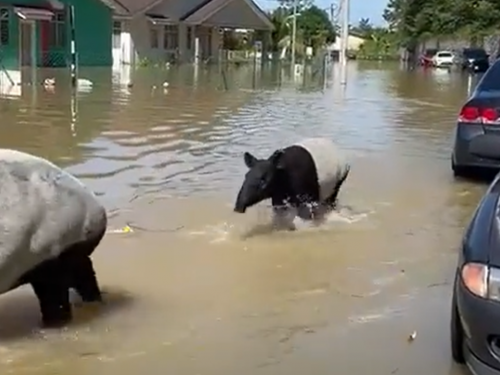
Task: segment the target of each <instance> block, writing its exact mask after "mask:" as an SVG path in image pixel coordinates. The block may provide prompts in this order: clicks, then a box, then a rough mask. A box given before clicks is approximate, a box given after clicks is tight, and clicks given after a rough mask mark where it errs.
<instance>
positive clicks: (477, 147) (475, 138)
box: [451, 60, 500, 176]
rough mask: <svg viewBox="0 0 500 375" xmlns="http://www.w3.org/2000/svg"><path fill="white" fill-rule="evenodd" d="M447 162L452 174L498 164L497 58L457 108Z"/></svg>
mask: <svg viewBox="0 0 500 375" xmlns="http://www.w3.org/2000/svg"><path fill="white" fill-rule="evenodd" d="M451 166H452V169H453V172H454V174H455V176H460V175H465V174H468V173H469V172H471V171H473V170H474V169H477V168H488V169H498V168H500V60H497V61H496V62H495V63H494V64H493V65H492V66H491V67H490V68H489V69H488V70H487V71H486V73H485V74H484V75H483V77H482V78H481V79H480V81H479V83H478V84H477V86H476V88H475V90H474V92H473V93H472V95H471V96H470V97H469V98H468V99H467V101H466V102H465V104H464V106H463V108H462V109H461V111H460V114H459V116H458V120H457V125H456V127H455V136H454V145H453V153H452V157H451Z"/></svg>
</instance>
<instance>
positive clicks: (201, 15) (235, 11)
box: [0, 0, 272, 85]
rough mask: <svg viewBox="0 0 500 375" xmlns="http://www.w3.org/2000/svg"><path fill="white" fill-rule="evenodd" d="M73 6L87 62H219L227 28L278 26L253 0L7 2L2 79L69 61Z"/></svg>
mask: <svg viewBox="0 0 500 375" xmlns="http://www.w3.org/2000/svg"><path fill="white" fill-rule="evenodd" d="M69 6H73V9H74V16H75V19H74V26H75V40H76V49H77V52H78V63H79V65H80V66H111V65H112V64H113V61H114V62H115V64H119V65H121V64H133V63H135V62H136V61H138V59H153V60H155V59H161V60H163V61H164V60H165V59H167V58H168V57H169V55H170V56H172V55H175V56H176V57H177V58H178V59H179V60H180V61H190V60H192V58H193V56H195V55H196V56H198V57H200V58H202V59H206V58H212V59H214V60H216V59H217V57H218V51H219V47H220V42H221V36H220V34H219V30H220V29H221V28H228V27H230V28H251V29H271V28H272V23H271V22H270V20H269V19H268V18H267V16H266V15H265V13H264V12H263V11H262V10H261V9H260V8H259V7H258V6H257V5H256V4H255V3H254V2H253V0H0V85H4V84H5V83H8V82H10V83H11V84H16V83H19V82H20V79H21V77H20V75H21V73H20V67H21V66H23V67H26V66H36V67H64V66H68V65H69V60H70V55H71V54H70V33H71V30H70V24H69V15H70V14H69V13H70V12H69V9H70V7H69ZM195 50H196V51H198V52H197V53H195ZM6 72H9V73H6ZM4 81H7V82H4Z"/></svg>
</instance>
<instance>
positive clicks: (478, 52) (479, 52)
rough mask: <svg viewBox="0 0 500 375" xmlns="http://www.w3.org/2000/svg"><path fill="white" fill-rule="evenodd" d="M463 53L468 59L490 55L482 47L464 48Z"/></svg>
mask: <svg viewBox="0 0 500 375" xmlns="http://www.w3.org/2000/svg"><path fill="white" fill-rule="evenodd" d="M463 54H464V56H465V57H466V58H468V59H478V58H479V59H480V58H487V57H488V54H487V53H486V51H485V50H484V49H482V48H464V50H463Z"/></svg>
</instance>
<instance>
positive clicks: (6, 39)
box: [0, 0, 113, 69]
mask: <svg viewBox="0 0 500 375" xmlns="http://www.w3.org/2000/svg"><path fill="white" fill-rule="evenodd" d="M106 1H107V0H0V59H1V62H2V64H3V65H4V66H5V68H7V69H18V68H19V66H50V67H58V66H66V65H67V63H68V60H69V57H70V43H69V36H70V28H69V22H68V21H69V12H68V9H69V7H68V5H73V6H74V11H75V12H74V13H75V38H76V44H77V48H78V56H79V63H80V64H81V65H82V66H106V65H111V63H112V53H111V40H110V39H111V38H106V37H105V36H106V35H111V30H112V14H113V9H112V8H111V7H110V6H109V5H107V4H106ZM103 36H104V37H103Z"/></svg>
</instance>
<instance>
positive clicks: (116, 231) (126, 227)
mask: <svg viewBox="0 0 500 375" xmlns="http://www.w3.org/2000/svg"><path fill="white" fill-rule="evenodd" d="M132 232H133V229H132V228H130V227H129V226H128V225H125V226H124V227H123V228H120V229H112V230H109V231H108V233H117V234H122V233H132Z"/></svg>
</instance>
